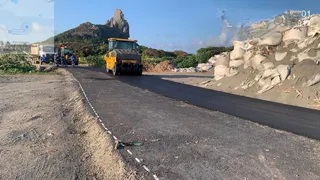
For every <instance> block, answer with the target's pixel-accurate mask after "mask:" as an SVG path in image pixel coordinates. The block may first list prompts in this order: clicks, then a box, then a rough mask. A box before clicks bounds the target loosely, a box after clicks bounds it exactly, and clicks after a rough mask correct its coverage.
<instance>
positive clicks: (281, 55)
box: [275, 52, 288, 61]
mask: <svg viewBox="0 0 320 180" xmlns="http://www.w3.org/2000/svg"><path fill="white" fill-rule="evenodd" d="M287 54H288V53H287V52H276V54H275V60H276V61H281V60H283V59H284V58H285V57H286V56H287Z"/></svg>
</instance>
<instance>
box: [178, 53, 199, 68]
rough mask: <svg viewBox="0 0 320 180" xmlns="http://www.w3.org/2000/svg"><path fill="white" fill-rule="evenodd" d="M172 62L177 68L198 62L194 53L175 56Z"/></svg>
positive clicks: (192, 65)
mask: <svg viewBox="0 0 320 180" xmlns="http://www.w3.org/2000/svg"><path fill="white" fill-rule="evenodd" d="M173 63H174V64H176V65H177V67H178V68H189V67H196V66H197V64H198V62H197V60H196V56H195V55H189V56H184V57H183V56H180V57H177V58H176V59H174V60H173Z"/></svg>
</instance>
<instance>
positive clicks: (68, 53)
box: [58, 45, 79, 65]
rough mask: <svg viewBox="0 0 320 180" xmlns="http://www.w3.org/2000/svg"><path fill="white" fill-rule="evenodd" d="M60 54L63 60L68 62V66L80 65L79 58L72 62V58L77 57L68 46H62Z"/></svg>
mask: <svg viewBox="0 0 320 180" xmlns="http://www.w3.org/2000/svg"><path fill="white" fill-rule="evenodd" d="M58 54H59V55H60V57H61V58H64V59H65V60H66V63H67V65H78V64H79V61H78V58H75V59H74V60H73V61H71V59H70V57H72V56H75V55H74V52H73V50H72V49H71V48H67V47H66V46H64V45H62V46H61V47H60V49H59V53H58ZM72 62H73V63H74V64H73V63H72Z"/></svg>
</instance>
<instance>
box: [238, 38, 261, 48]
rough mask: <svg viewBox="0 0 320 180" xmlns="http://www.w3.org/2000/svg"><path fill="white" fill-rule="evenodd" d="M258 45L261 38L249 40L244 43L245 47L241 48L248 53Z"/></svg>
mask: <svg viewBox="0 0 320 180" xmlns="http://www.w3.org/2000/svg"><path fill="white" fill-rule="evenodd" d="M258 43H259V38H255V39H251V40H247V41H245V42H244V44H243V47H241V48H242V49H243V50H245V51H248V50H250V49H252V48H253V47H254V46H255V45H257V44H258Z"/></svg>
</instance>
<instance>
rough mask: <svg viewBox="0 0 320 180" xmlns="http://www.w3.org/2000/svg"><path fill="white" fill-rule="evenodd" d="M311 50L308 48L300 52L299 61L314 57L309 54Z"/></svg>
mask: <svg viewBox="0 0 320 180" xmlns="http://www.w3.org/2000/svg"><path fill="white" fill-rule="evenodd" d="M309 51H310V49H306V50H304V51H303V52H301V53H299V54H298V57H297V58H298V61H299V62H301V61H303V60H307V59H312V57H310V56H309V55H308V52H309Z"/></svg>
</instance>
